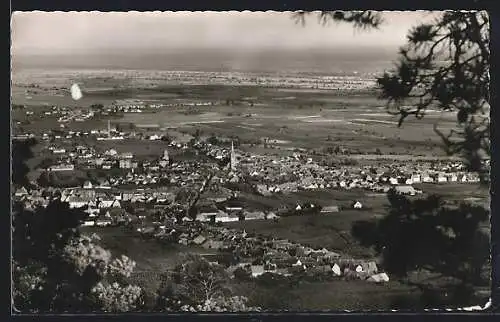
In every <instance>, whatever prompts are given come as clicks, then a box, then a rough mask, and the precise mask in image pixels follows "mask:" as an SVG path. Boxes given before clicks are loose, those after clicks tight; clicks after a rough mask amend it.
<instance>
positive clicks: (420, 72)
mask: <svg viewBox="0 0 500 322" xmlns="http://www.w3.org/2000/svg"><path fill="white" fill-rule="evenodd" d="M489 37H490V35H489V17H488V14H487V13H486V12H453V11H449V12H446V13H444V14H443V15H442V16H441V17H440V18H439V19H437V20H436V21H435V22H434V23H431V24H420V25H418V26H417V27H415V28H414V29H412V30H411V31H410V33H409V35H408V37H407V38H408V43H407V45H406V46H404V47H403V48H401V50H400V58H399V62H398V63H397V64H396V68H395V70H394V72H392V73H385V74H384V76H383V77H380V78H379V79H378V84H379V86H380V88H381V90H382V94H381V96H382V98H386V99H387V100H388V111H389V113H391V114H394V115H399V116H400V122H399V124H400V125H401V124H402V123H403V121H404V120H405V119H406V118H407V117H408V116H410V115H414V116H415V117H417V118H423V117H424V116H425V113H426V111H427V110H428V109H431V108H434V109H439V110H442V111H449V112H455V113H456V117H457V124H458V129H457V130H452V131H450V132H449V133H443V132H442V131H441V130H439V128H438V126H437V125H435V132H436V133H437V134H438V135H439V136H440V137H441V139H442V140H443V142H444V145H445V148H446V151H447V152H448V153H449V154H450V155H451V154H460V155H462V156H463V157H464V159H465V160H467V161H468V165H469V168H470V169H471V170H473V171H479V170H483V167H482V164H481V162H480V161H481V158H482V157H484V156H488V155H489V154H490V139H489V132H490V129H489V108H490V105H489V100H490V94H489V81H490V78H489V74H488V72H489V67H490V49H489Z"/></svg>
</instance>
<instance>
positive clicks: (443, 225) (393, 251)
mask: <svg viewBox="0 0 500 322" xmlns="http://www.w3.org/2000/svg"><path fill="white" fill-rule="evenodd" d="M387 197H388V201H389V204H390V206H389V211H388V214H387V215H386V216H385V217H383V218H382V219H380V220H377V221H358V222H356V223H355V224H354V225H353V227H352V234H353V236H354V237H355V238H357V239H358V240H359V241H360V242H361V243H362V244H363V245H365V246H371V247H373V248H374V249H375V251H376V252H377V253H378V254H379V255H381V258H382V265H383V267H384V269H386V270H387V271H388V272H389V273H390V274H393V275H394V276H397V277H400V278H405V279H406V278H408V277H409V275H410V273H411V272H413V271H422V270H424V271H427V272H429V273H432V274H437V276H439V277H440V278H445V279H452V280H455V281H456V282H455V283H452V284H451V286H448V289H452V287H454V286H455V285H457V284H458V285H460V286H461V287H462V290H464V289H468V292H466V293H462V294H460V297H458V298H455V300H456V301H458V302H461V303H462V304H464V305H467V304H471V303H470V302H469V301H472V299H471V298H469V297H470V296H471V295H472V290H473V287H475V286H478V285H485V284H484V283H487V280H488V278H487V277H486V278H485V276H484V272H485V271H487V268H488V264H489V263H488V260H489V247H488V245H489V237H488V235H487V234H485V233H484V232H482V231H481V230H480V229H479V228H480V225H481V223H482V222H484V221H485V220H487V218H488V216H489V211H488V210H486V209H484V208H483V207H481V206H474V205H470V204H466V203H462V204H460V205H458V206H449V205H445V203H444V201H443V200H442V199H441V198H440V197H439V196H436V195H431V196H429V197H427V198H424V199H418V200H414V201H412V200H409V199H408V198H406V197H405V196H402V195H398V194H396V193H395V191H394V190H391V191H389V192H388V195H387ZM408 281H409V282H411V283H413V284H415V285H417V286H419V287H421V288H422V289H423V290H425V291H427V292H429V291H437V289H433V288H432V287H430V286H429V285H426V284H425V283H422V282H421V281H417V282H413V281H412V280H411V279H408ZM457 282H458V283H457ZM450 287H451V288H450ZM439 291H441V293H444V292H443V291H442V290H439ZM441 300H442V299H441ZM432 304H438V303H432ZM441 304H442V303H441ZM454 304H458V303H457V302H455V303H454Z"/></svg>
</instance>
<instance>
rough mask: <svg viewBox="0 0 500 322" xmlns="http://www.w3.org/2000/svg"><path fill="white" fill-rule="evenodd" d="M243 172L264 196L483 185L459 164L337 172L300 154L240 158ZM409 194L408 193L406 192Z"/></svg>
mask: <svg viewBox="0 0 500 322" xmlns="http://www.w3.org/2000/svg"><path fill="white" fill-rule="evenodd" d="M239 163H240V164H241V171H242V172H243V173H244V174H245V175H246V176H247V177H249V179H250V181H252V182H254V183H255V187H256V189H257V190H258V191H259V192H260V193H261V194H264V195H269V194H272V193H277V192H294V191H298V190H311V189H326V188H341V189H353V188H362V189H368V190H371V191H377V192H387V191H388V190H389V189H390V188H391V187H392V186H396V187H397V186H400V185H402V186H404V188H403V187H401V188H397V189H398V190H400V192H402V193H407V194H416V193H419V192H418V190H416V189H414V188H409V187H408V186H411V185H412V184H416V183H447V182H454V183H458V182H460V183H466V182H479V180H480V179H479V175H478V174H477V173H473V172H465V171H463V169H461V168H460V167H461V166H462V165H461V164H458V163H452V162H450V163H448V164H446V165H442V166H441V165H436V164H432V163H428V164H424V165H420V166H419V168H414V169H410V168H409V166H408V165H407V164H395V165H393V166H391V167H390V170H387V169H383V168H379V169H373V168H370V167H359V166H343V167H342V168H340V169H339V168H333V167H328V166H321V165H319V164H318V163H316V162H314V161H313V160H312V158H304V157H301V156H300V155H298V154H294V156H287V157H281V158H280V159H279V160H277V159H275V158H273V157H272V156H265V155H263V156H259V155H255V154H240V161H239ZM405 191H406V192H405Z"/></svg>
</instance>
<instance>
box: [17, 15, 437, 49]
mask: <svg viewBox="0 0 500 322" xmlns="http://www.w3.org/2000/svg"><path fill="white" fill-rule="evenodd" d="M437 14H438V13H429V12H383V15H384V19H385V23H384V24H383V25H382V26H381V28H380V30H370V31H359V30H358V31H356V30H354V28H352V25H348V24H338V25H337V24H332V25H330V26H327V27H324V26H322V25H320V24H319V23H317V18H316V17H314V16H311V17H310V18H309V20H308V21H307V23H306V26H305V27H303V26H301V25H300V24H295V23H294V21H293V20H292V19H291V15H292V13H291V12H283V13H278V12H197V13H191V12H148V13H141V12H128V13H117V12H115V13H99V12H36V11H34V12H16V13H14V14H13V17H12V22H11V26H12V52H13V54H15V53H19V54H26V53H34V54H36V53H40V54H42V53H43V54H51V53H70V52H72V51H78V52H80V53H82V52H86V53H92V52H100V51H107V50H109V51H113V50H120V49H131V48H137V49H139V50H141V49H145V50H147V49H158V50H169V49H170V50H179V49H183V48H214V49H226V48H231V49H234V50H242V51H246V50H255V51H258V50H262V49H270V48H274V49H280V48H283V49H300V48H303V49H308V48H335V47H359V46H364V47H389V48H395V47H398V46H400V45H402V44H403V43H404V42H405V36H406V34H407V32H408V30H409V29H410V28H411V27H412V26H414V25H415V24H417V23H418V22H420V21H425V20H429V19H433V18H435V17H436V15H437Z"/></svg>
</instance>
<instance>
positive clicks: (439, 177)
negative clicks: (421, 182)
mask: <svg viewBox="0 0 500 322" xmlns="http://www.w3.org/2000/svg"><path fill="white" fill-rule="evenodd" d="M445 182H448V178H446V177H445V176H443V175H441V174H440V175H439V176H438V183H445Z"/></svg>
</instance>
